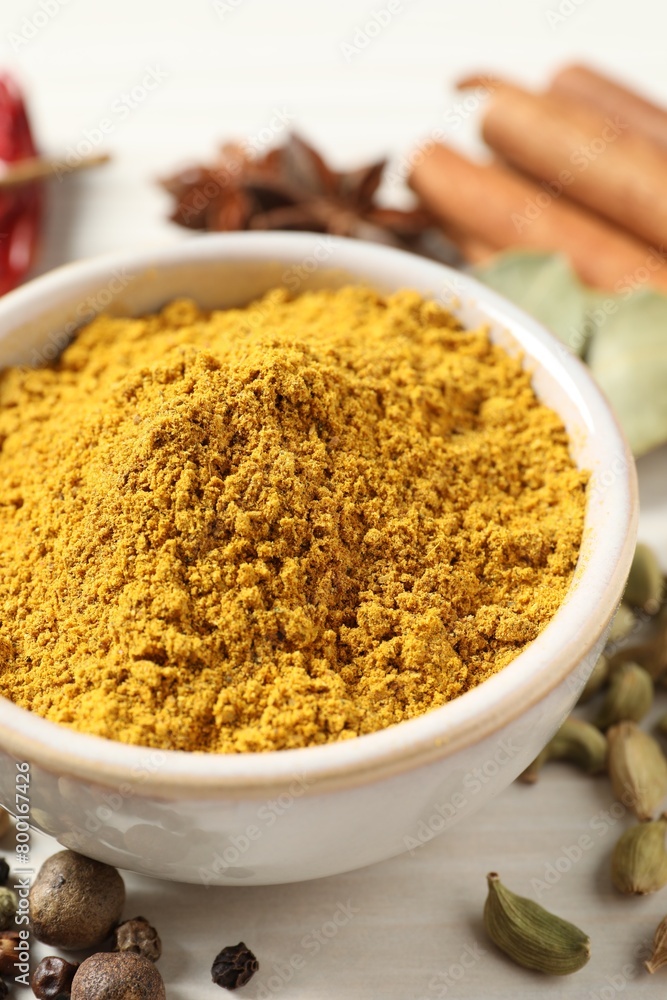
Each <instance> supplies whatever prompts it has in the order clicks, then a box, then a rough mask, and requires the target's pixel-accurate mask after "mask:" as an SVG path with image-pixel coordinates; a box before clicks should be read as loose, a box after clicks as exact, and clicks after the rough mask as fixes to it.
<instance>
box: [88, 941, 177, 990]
mask: <svg viewBox="0 0 667 1000" xmlns="http://www.w3.org/2000/svg"><path fill="white" fill-rule="evenodd" d="M166 996H167V994H166V993H165V989H164V983H163V981H162V976H161V975H160V973H159V972H158V971H157V969H156V968H155V966H154V964H153V963H152V962H151V961H150V960H149V959H147V958H144V957H143V955H134V954H133V953H132V952H124V953H123V952H99V953H98V954H97V955H91V957H90V958H87V959H86V961H85V962H82V963H81V965H80V966H79V968H78V970H77V973H76V975H75V977H74V982H73V984H72V1000H166Z"/></svg>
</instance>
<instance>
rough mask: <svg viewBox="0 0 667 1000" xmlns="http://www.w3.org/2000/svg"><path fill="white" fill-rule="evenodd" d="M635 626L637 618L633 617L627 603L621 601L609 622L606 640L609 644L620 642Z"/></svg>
mask: <svg viewBox="0 0 667 1000" xmlns="http://www.w3.org/2000/svg"><path fill="white" fill-rule="evenodd" d="M636 627H637V619H636V618H635V615H634V612H633V610H632V608H629V607H628V605H627V604H624V603H623V602H621V604H619V606H618V610H617V611H616V614H615V615H614V618H613V621H612V623H611V628H610V630H609V636H608V637H607V642H608V643H609V644H611V645H613V644H615V643H617V642H621V641H622V640H623V639H625V638H626V637H627V636H629V635H630V633H631V632H634V630H635V628H636Z"/></svg>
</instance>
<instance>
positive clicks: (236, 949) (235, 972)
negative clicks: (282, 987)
mask: <svg viewBox="0 0 667 1000" xmlns="http://www.w3.org/2000/svg"><path fill="white" fill-rule="evenodd" d="M258 969H259V962H258V961H257V959H256V958H255V956H254V955H253V953H252V952H251V951H250V949H249V948H248V947H246V945H244V943H243V941H241V942H240V943H239V944H237V945H233V946H230V947H228V948H223V949H222V951H221V952H220V953H219V954H218V955H216V957H215V960H214V962H213V966H212V968H211V978H212V979H213V982H214V983H215V984H216V985H217V986H223V987H224V988H225V989H226V990H237V989H238V988H239V986H245V984H246V983H249V982H250V980H251V979H252V977H253V976H254V975H255V973H256V972H257V970H258Z"/></svg>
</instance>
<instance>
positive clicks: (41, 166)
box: [0, 153, 111, 191]
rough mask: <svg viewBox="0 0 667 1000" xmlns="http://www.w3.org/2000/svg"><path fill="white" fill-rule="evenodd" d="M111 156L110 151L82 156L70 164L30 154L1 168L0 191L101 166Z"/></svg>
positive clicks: (55, 158) (49, 157)
mask: <svg viewBox="0 0 667 1000" xmlns="http://www.w3.org/2000/svg"><path fill="white" fill-rule="evenodd" d="M110 158H111V157H110V156H109V154H108V153H98V154H96V155H95V156H85V157H82V158H81V159H80V160H75V161H74V163H71V164H70V163H67V161H66V160H61V159H58V158H57V157H53V156H29V157H26V159H24V160H16V161H14V162H12V163H7V164H6V165H4V166H3V167H2V168H1V169H0V191H1V190H4V189H5V188H12V187H19V186H20V185H21V184H31V183H33V182H34V181H41V180H49V179H50V178H52V177H59V178H60V177H63V176H65V175H67V174H73V173H76V172H77V171H79V170H89V169H90V168H91V167H99V166H101V165H102V164H103V163H108V162H109V160H110Z"/></svg>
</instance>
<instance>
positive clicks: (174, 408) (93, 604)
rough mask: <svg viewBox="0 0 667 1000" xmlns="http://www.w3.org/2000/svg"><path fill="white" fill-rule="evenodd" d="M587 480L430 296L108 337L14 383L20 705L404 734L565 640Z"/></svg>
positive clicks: (140, 740)
mask: <svg viewBox="0 0 667 1000" xmlns="http://www.w3.org/2000/svg"><path fill="white" fill-rule="evenodd" d="M586 478H587V477H586V474H585V473H583V472H581V471H579V470H577V468H576V467H575V465H574V463H573V461H572V459H571V457H570V454H569V448H568V438H567V435H566V433H565V430H564V428H563V426H562V423H561V421H560V419H559V418H558V416H556V415H555V414H554V413H553V412H552V411H551V410H549V409H547V408H546V407H544V406H543V405H541V404H540V403H539V402H538V400H537V399H536V397H535V395H534V393H533V390H532V388H531V384H530V376H529V374H527V373H526V372H525V371H523V370H522V367H521V362H520V360H518V359H513V358H511V357H510V356H509V355H508V354H507V353H505V351H503V350H502V349H501V348H500V347H497V346H494V345H492V344H491V343H490V342H489V339H488V337H487V334H486V332H485V331H484V330H472V331H466V330H463V329H461V327H460V326H459V324H458V323H457V321H456V320H455V319H454V318H453V317H452V316H451V315H450V314H449V313H447V312H446V311H444V310H443V309H441V308H440V307H438V306H437V305H435V304H433V303H429V302H426V301H424V300H423V299H422V298H421V297H420V296H419V295H417V294H416V293H414V292H410V291H405V292H400V293H397V294H395V295H393V296H391V297H389V298H383V297H381V296H380V295H378V294H376V293H375V292H373V291H370V290H368V289H363V288H361V289H360V288H346V289H342V290H338V291H319V292H309V293H305V294H303V295H301V296H299V297H297V298H295V299H293V300H290V299H289V297H288V295H287V294H286V293H285V292H284V291H282V290H279V289H278V290H275V291H273V292H271V293H269V294H268V295H267V296H265V297H264V298H263V299H262V300H261V301H259V302H256V303H253V304H251V305H250V306H248V307H245V308H240V309H231V310H225V311H217V312H212V313H203V312H201V311H199V310H198V309H197V307H196V306H195V305H194V304H193V303H192V302H189V301H184V300H179V301H176V302H173V303H171V304H170V305H169V306H167V307H166V308H165V309H164V310H163V311H162V312H161V313H160V314H159V315H151V316H146V317H143V318H139V319H119V318H111V317H108V316H102V317H99V318H97V319H96V320H94V321H93V322H92V323H90V324H89V325H88V326H86V327H85V328H84V329H82V330H81V331H80V332H79V334H78V336H77V337H76V339H75V340H74V342H73V343H72V344H70V346H69V347H67V349H66V350H65V351H64V353H63V354H62V356H61V357H60V359H59V360H58V361H57V362H56V363H54V364H53V365H50V366H48V367H44V368H41V369H36V370H28V369H7V370H5V371H4V372H3V373H2V374H1V375H0V538H2V545H1V546H0V693H1V694H3V695H5V696H7V697H8V698H11V699H12V700H13V701H15V702H16V703H17V704H19V705H22V706H24V707H26V708H29V709H31V710H32V711H34V712H37V713H39V714H40V715H42V716H45V717H46V718H48V719H51V720H54V721H56V722H59V723H62V724H64V725H66V726H71V727H73V728H74V729H77V730H82V731H85V732H88V733H94V734H98V735H100V736H103V737H108V738H111V739H115V740H121V741H124V742H128V743H134V744H141V745H145V746H152V747H160V748H173V749H183V750H191V751H209V752H241V751H267V750H277V749H283V748H288V747H302V746H308V745H313V744H321V743H327V742H331V741H335V740H340V739H346V738H350V737H354V736H357V735H360V734H363V733H369V732H372V731H375V730H378V729H381V728H383V727H386V726H390V725H392V724H394V723H398V722H400V721H401V720H404V719H409V718H411V717H414V716H417V715H419V714H421V713H423V712H426V711H427V710H429V709H431V708H434V707H436V706H438V705H442V704H443V703H445V702H446V701H448V700H450V699H452V698H455V697H456V696H457V695H459V694H461V693H462V692H465V691H467V690H469V689H470V688H472V687H474V686H475V685H477V684H479V683H480V682H482V681H484V680H485V678H487V677H489V676H490V675H492V674H494V673H496V672H497V671H498V670H500V669H501V668H502V667H504V666H505V665H506V664H507V663H509V662H510V661H511V660H512V659H513V658H514V657H516V656H517V654H518V653H519V652H521V650H522V649H523V648H524V647H525V645H526V644H527V643H529V642H530V641H531V640H532V639H534V638H535V637H536V636H537V635H538V633H539V632H540V630H541V629H543V628H544V626H545V625H546V624H547V623H548V622H549V620H550V619H551V617H552V616H553V614H554V613H555V611H556V610H557V609H558V607H559V605H560V603H561V602H562V600H563V598H564V596H565V594H566V592H567V589H568V586H569V584H570V581H571V577H572V573H573V570H574V567H575V564H576V561H577V557H578V552H579V547H580V543H581V537H582V528H583V520H584V511H585V491H586Z"/></svg>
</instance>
